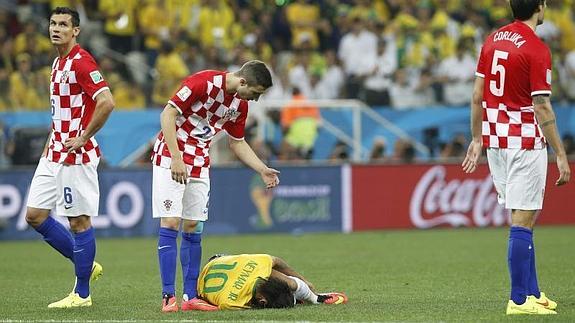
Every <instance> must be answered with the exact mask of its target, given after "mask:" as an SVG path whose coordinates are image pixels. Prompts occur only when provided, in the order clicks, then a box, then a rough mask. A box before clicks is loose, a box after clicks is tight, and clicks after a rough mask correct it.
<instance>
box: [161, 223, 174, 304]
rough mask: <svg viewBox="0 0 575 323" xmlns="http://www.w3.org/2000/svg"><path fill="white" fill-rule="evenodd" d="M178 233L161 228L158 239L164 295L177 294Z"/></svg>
mask: <svg viewBox="0 0 575 323" xmlns="http://www.w3.org/2000/svg"><path fill="white" fill-rule="evenodd" d="M177 238H178V231H177V230H172V229H168V228H160V238H159V239H158V259H159V261H160V276H161V277H162V293H163V294H170V295H175V294H176V287H175V283H176V258H177V256H178V249H177V242H176V241H177Z"/></svg>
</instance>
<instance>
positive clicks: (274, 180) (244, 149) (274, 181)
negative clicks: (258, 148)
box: [229, 138, 280, 188]
mask: <svg viewBox="0 0 575 323" xmlns="http://www.w3.org/2000/svg"><path fill="white" fill-rule="evenodd" d="M229 144H230V149H231V150H232V151H233V152H234V154H235V155H236V156H238V158H239V159H240V160H241V161H242V162H243V163H244V164H246V165H248V166H249V167H251V168H252V169H253V170H255V171H256V172H258V173H259V174H260V176H261V177H262V179H263V181H264V183H265V184H266V188H273V187H276V186H278V184H279V183H280V179H279V177H278V174H279V173H280V172H279V171H278V170H275V169H273V168H270V167H268V166H266V164H264V162H263V161H262V160H261V159H260V158H259V157H258V156H257V155H256V153H255V152H254V151H253V149H252V148H251V147H250V145H248V143H247V142H246V141H245V140H244V139H239V140H238V139H234V138H230V139H229Z"/></svg>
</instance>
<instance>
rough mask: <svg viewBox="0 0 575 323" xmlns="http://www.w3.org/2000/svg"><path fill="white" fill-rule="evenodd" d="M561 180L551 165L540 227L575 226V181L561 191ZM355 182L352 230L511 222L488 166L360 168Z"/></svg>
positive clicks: (389, 166) (489, 224)
mask: <svg viewBox="0 0 575 323" xmlns="http://www.w3.org/2000/svg"><path fill="white" fill-rule="evenodd" d="M574 166H575V165H574V164H571V169H575V167H574ZM557 177H558V171H557V166H556V165H555V164H549V171H548V174H547V187H546V192H545V200H544V202H543V211H542V213H541V216H540V217H539V219H538V222H537V223H538V224H575V201H573V199H574V198H575V183H568V184H567V185H565V186H562V187H557V186H555V185H554V184H555V181H556V180H557ZM351 178H352V190H351V191H352V203H351V204H352V210H351V212H352V214H353V223H352V226H353V228H352V229H353V230H354V231H358V230H375V229H390V228H420V229H427V228H433V227H487V226H503V225H507V224H508V223H509V212H508V211H507V210H505V209H504V208H503V206H501V205H499V204H498V203H497V193H496V191H495V188H494V187H493V182H492V180H491V176H490V175H489V169H488V167H487V164H482V165H480V166H479V167H478V169H477V170H476V171H475V172H474V173H473V174H465V173H463V171H462V170H461V166H459V165H361V166H360V165H358V166H353V167H352V177H351Z"/></svg>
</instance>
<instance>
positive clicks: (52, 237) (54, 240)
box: [35, 216, 74, 262]
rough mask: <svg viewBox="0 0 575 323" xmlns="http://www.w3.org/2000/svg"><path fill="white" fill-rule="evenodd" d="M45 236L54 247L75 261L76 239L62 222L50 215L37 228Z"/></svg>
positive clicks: (45, 239)
mask: <svg viewBox="0 0 575 323" xmlns="http://www.w3.org/2000/svg"><path fill="white" fill-rule="evenodd" d="M35 230H36V231H38V233H40V234H41V235H42V236H43V237H44V241H46V242H47V243H48V244H49V245H50V246H52V248H54V249H56V250H57V251H58V252H59V253H61V254H62V256H64V257H66V258H68V259H70V260H71V261H72V262H74V259H73V257H74V252H73V250H74V239H73V238H72V235H71V234H70V231H68V230H67V229H66V228H65V227H64V226H63V225H62V224H61V223H60V222H58V221H56V220H54V218H53V217H51V216H49V217H48V218H47V219H46V220H45V221H44V222H42V224H40V225H39V226H38V227H37V228H35Z"/></svg>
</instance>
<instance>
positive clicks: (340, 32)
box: [0, 0, 575, 159]
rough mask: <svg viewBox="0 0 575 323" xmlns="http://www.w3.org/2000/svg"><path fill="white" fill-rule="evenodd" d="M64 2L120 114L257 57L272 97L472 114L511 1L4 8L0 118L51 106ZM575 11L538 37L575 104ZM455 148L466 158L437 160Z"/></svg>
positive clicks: (555, 16) (72, 2)
mask: <svg viewBox="0 0 575 323" xmlns="http://www.w3.org/2000/svg"><path fill="white" fill-rule="evenodd" d="M56 6H70V7H74V8H76V9H77V10H78V11H79V12H80V14H81V21H82V24H81V26H82V33H81V34H80V39H79V42H80V43H81V44H82V45H83V47H84V48H86V49H88V50H89V51H90V52H91V53H92V54H93V55H94V56H95V57H96V59H97V60H98V61H99V64H100V67H101V70H102V71H101V72H102V74H103V75H104V76H105V77H106V79H107V81H108V83H109V84H110V86H111V88H112V90H113V93H114V98H115V101H116V106H117V109H144V108H146V107H148V108H162V107H163V106H164V105H165V103H166V102H167V100H168V98H169V97H170V96H171V95H172V94H173V93H174V91H175V90H176V88H177V86H178V85H179V84H180V81H181V80H182V79H183V78H184V77H185V76H187V75H189V74H190V73H193V72H195V71H199V70H202V69H207V68H209V69H221V70H235V69H237V68H238V67H239V66H241V64H242V62H245V61H247V60H250V59H260V60H263V61H265V62H267V63H268V64H269V65H270V67H271V68H272V70H273V73H274V87H273V88H272V89H271V90H270V91H269V93H266V95H265V97H264V98H263V99H291V98H294V97H295V96H296V95H297V97H298V98H307V99H336V98H359V99H362V100H363V101H365V102H366V103H367V104H368V105H370V106H374V107H391V108H393V109H398V110H401V109H417V108H425V107H429V106H433V105H447V106H463V105H467V104H468V101H469V97H470V93H471V91H472V85H473V79H474V72H475V67H476V58H477V57H478V51H479V49H480V46H481V44H482V43H483V39H484V37H486V36H487V34H488V33H490V32H491V31H493V30H494V29H496V28H497V27H499V26H501V25H503V24H505V23H507V22H509V21H510V19H511V17H510V10H509V9H508V3H507V1H506V0H477V1H470V0H466V1H459V0H373V1H370V0H343V1H339V0H317V1H309V0H275V1H271V0H269V1H268V0H251V1H249V0H236V1H233V0H229V1H228V0H123V1H116V0H3V1H2V2H1V4H0V111H15V110H23V109H29V110H45V109H46V102H48V101H49V100H48V90H49V83H48V82H49V73H50V64H51V62H52V60H53V58H54V57H55V52H54V50H53V49H52V46H51V44H50V41H49V39H48V38H47V29H48V28H47V23H48V22H47V20H46V19H45V17H47V15H48V13H49V11H50V9H51V8H53V7H56ZM574 13H575V1H573V0H566V1H549V2H548V8H547V11H546V20H545V23H544V24H543V25H542V26H540V27H539V28H538V29H537V33H538V34H539V36H540V37H542V38H543V39H544V40H545V41H546V42H547V44H548V45H549V47H550V48H551V50H552V53H553V60H554V62H553V64H554V70H553V72H554V77H553V79H554V83H553V86H554V88H553V97H552V99H553V100H554V101H555V102H560V103H573V102H575V23H574V20H575V15H574ZM281 119H285V118H284V117H281V118H279V117H278V118H277V121H278V124H281ZM281 125H282V126H285V125H284V124H281ZM286 132H287V130H286ZM458 140H459V139H457V140H455V141H454V143H453V144H449V146H450V147H451V146H454V145H455V146H456V147H459V146H458ZM376 146H377V147H374V150H377V149H379V150H381V147H384V146H385V144H382V142H381V140H380V141H378V142H377V145H376ZM399 146H405V145H399ZM405 147H407V150H408V151H409V149H410V148H409V143H407V146H405ZM340 148H341V147H340ZM337 149H338V147H337V146H336V147H335V148H334V154H333V156H340V155H341V154H339V155H338V152H337ZM395 149H401V148H395ZM412 149H413V147H411V150H412ZM442 149H443V148H442ZM282 151H284V153H285V150H283V149H282ZM453 151H458V153H463V152H462V151H460V150H459V149H452V148H450V150H449V151H448V152H442V153H440V154H443V153H444V154H452V152H453ZM278 154H279V155H280V156H281V154H282V153H281V152H280V153H278ZM304 155H305V152H304ZM376 155H377V154H376ZM408 155H409V153H408ZM300 157H301V156H300ZM304 157H305V156H304ZM334 158H335V157H334ZM286 159H290V158H286ZM335 159H337V158H335Z"/></svg>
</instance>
